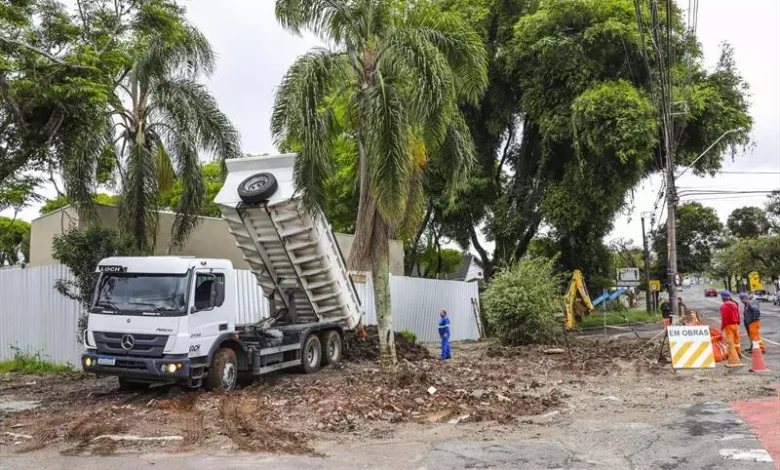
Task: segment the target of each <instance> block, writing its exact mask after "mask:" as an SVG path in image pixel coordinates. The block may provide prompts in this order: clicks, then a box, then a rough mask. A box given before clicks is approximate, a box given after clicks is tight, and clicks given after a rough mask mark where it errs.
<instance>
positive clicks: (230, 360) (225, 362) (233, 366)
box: [206, 348, 238, 392]
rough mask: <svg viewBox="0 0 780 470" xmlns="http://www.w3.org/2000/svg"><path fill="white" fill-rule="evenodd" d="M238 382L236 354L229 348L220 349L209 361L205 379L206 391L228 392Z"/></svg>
mask: <svg viewBox="0 0 780 470" xmlns="http://www.w3.org/2000/svg"><path fill="white" fill-rule="evenodd" d="M236 382H238V361H237V360H236V352H235V351H233V350H232V349H230V348H221V349H219V350H218V351H217V352H216V354H214V358H213V359H212V360H211V367H209V373H208V376H207V377H206V390H214V391H222V392H230V391H231V390H233V389H234V388H236Z"/></svg>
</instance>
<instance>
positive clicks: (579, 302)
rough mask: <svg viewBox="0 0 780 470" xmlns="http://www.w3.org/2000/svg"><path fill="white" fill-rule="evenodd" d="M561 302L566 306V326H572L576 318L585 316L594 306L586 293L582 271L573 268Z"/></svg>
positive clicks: (569, 327)
mask: <svg viewBox="0 0 780 470" xmlns="http://www.w3.org/2000/svg"><path fill="white" fill-rule="evenodd" d="M563 302H564V305H565V307H566V328H567V329H571V328H574V327H575V326H576V324H577V319H579V318H581V317H584V316H587V315H588V314H589V313H590V312H591V311H592V310H593V309H594V308H595V307H594V306H593V302H591V300H590V295H588V289H587V288H586V287H585V280H584V279H583V277H582V272H581V271H580V270H579V269H575V270H574V272H573V273H572V277H571V282H569V288H568V289H567V290H566V293H565V294H564V296H563Z"/></svg>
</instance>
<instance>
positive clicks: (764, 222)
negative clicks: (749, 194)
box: [726, 207, 770, 238]
mask: <svg viewBox="0 0 780 470" xmlns="http://www.w3.org/2000/svg"><path fill="white" fill-rule="evenodd" d="M726 227H728V229H729V232H731V234H732V235H734V236H735V237H737V238H756V237H760V236H762V235H767V234H768V233H769V228H770V225H769V220H768V219H767V217H766V213H765V212H764V211H763V210H761V208H760V207H740V208H738V209H734V210H733V211H732V212H731V214H729V218H728V220H727V221H726Z"/></svg>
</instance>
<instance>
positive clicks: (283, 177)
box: [214, 154, 363, 329]
mask: <svg viewBox="0 0 780 470" xmlns="http://www.w3.org/2000/svg"><path fill="white" fill-rule="evenodd" d="M295 157H296V155H295V154H286V155H277V156H269V157H250V158H242V159H235V160H228V161H227V169H228V175H227V179H226V180H225V184H224V186H223V187H222V190H220V192H219V194H218V195H217V197H216V198H215V200H214V202H215V203H216V204H217V206H219V208H220V211H221V212H222V217H223V218H224V219H225V221H226V222H227V224H228V227H229V229H230V232H231V233H232V234H233V237H234V238H235V240H236V245H237V246H238V247H239V248H240V249H241V251H242V253H243V255H244V259H245V260H246V261H247V263H248V264H249V266H250V269H251V270H252V272H253V273H254V275H255V277H256V278H257V283H258V284H259V285H260V286H261V287H262V289H263V294H264V295H265V296H266V297H267V298H268V299H269V302H270V304H271V312H272V315H273V316H277V317H278V318H279V321H278V323H281V324H284V323H311V322H333V321H339V322H341V323H343V326H344V327H345V328H348V329H352V328H355V327H356V326H357V325H358V324H359V323H360V320H361V318H362V316H363V310H362V308H361V306H360V301H359V299H358V296H357V292H356V291H355V287H354V285H353V284H352V280H351V279H350V277H349V272H348V271H347V268H346V262H345V260H344V256H343V255H342V253H341V250H340V249H339V246H338V245H337V243H336V239H335V237H334V235H333V231H332V230H331V227H330V224H329V223H328V221H327V220H326V219H325V216H324V215H323V214H322V212H321V211H320V210H319V209H307V208H306V207H304V205H303V202H302V200H301V198H300V193H296V190H295V184H294V179H293V168H294V163H295Z"/></svg>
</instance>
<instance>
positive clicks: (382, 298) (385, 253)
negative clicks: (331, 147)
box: [348, 138, 398, 371]
mask: <svg viewBox="0 0 780 470" xmlns="http://www.w3.org/2000/svg"><path fill="white" fill-rule="evenodd" d="M357 140H358V154H359V158H360V161H359V165H360V202H359V204H358V215H357V223H356V225H355V241H354V242H353V243H352V249H351V250H350V252H349V260H348V264H349V267H350V269H352V270H356V271H370V272H371V274H372V277H373V281H374V304H375V308H376V318H377V329H378V330H379V357H380V365H381V367H382V370H385V371H387V370H390V369H392V368H393V367H394V366H395V365H396V364H397V362H398V360H397V358H396V354H395V337H394V336H393V319H392V311H391V309H390V245H389V242H390V232H391V230H390V229H391V227H390V226H389V225H388V224H387V223H386V222H385V220H384V219H383V218H382V216H381V214H379V212H378V210H377V205H376V202H375V201H374V199H373V198H372V197H371V188H370V182H369V175H370V172H369V168H368V159H367V156H366V151H365V147H364V146H363V143H362V142H361V139H360V138H358V139H357Z"/></svg>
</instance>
